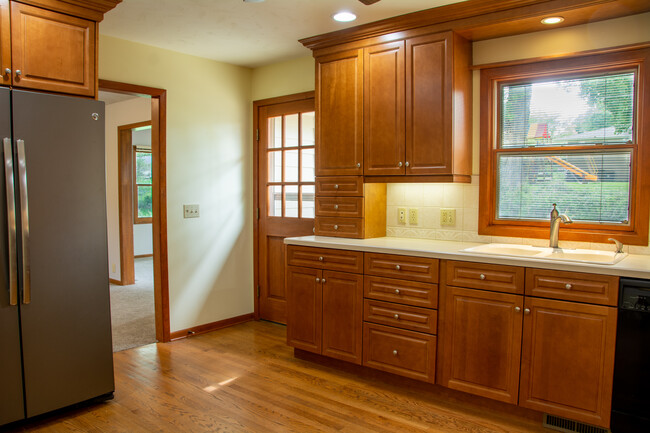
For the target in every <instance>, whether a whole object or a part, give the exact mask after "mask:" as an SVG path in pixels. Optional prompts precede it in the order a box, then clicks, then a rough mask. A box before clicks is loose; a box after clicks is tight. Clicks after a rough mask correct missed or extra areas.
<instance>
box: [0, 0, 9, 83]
mask: <svg viewBox="0 0 650 433" xmlns="http://www.w3.org/2000/svg"><path fill="white" fill-rule="evenodd" d="M10 21H11V14H10V12H9V0H0V68H1V69H0V74H1V75H0V76H1V77H2V78H1V79H0V84H4V85H10V84H11V25H10Z"/></svg>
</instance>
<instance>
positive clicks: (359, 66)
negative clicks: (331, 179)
mask: <svg viewBox="0 0 650 433" xmlns="http://www.w3.org/2000/svg"><path fill="white" fill-rule="evenodd" d="M362 54H363V50H354V51H347V52H343V53H337V54H332V55H329V56H323V57H319V58H317V59H316V175H317V176H330V175H362V174H363V166H362V164H363V55H362Z"/></svg>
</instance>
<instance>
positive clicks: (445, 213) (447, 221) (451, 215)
mask: <svg viewBox="0 0 650 433" xmlns="http://www.w3.org/2000/svg"><path fill="white" fill-rule="evenodd" d="M440 225H441V226H455V225H456V209H440Z"/></svg>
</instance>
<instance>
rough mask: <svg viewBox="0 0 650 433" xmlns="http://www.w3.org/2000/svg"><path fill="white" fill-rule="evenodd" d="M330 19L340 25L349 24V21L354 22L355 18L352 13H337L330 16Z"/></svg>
mask: <svg viewBox="0 0 650 433" xmlns="http://www.w3.org/2000/svg"><path fill="white" fill-rule="evenodd" d="M332 18H334V21H338V22H340V23H349V22H350V21H354V20H356V19H357V16H356V15H355V14H353V13H352V12H338V13H335V14H334V15H332Z"/></svg>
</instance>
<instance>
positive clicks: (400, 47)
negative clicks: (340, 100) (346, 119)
mask: <svg viewBox="0 0 650 433" xmlns="http://www.w3.org/2000/svg"><path fill="white" fill-rule="evenodd" d="M363 67H364V73H363V77H364V101H363V108H364V111H363V120H364V123H363V130H364V136H363V141H364V174H366V175H401V174H404V173H405V171H404V169H405V165H404V164H405V162H406V160H405V159H404V158H405V150H404V138H405V136H404V41H399V42H390V43H386V44H382V45H377V46H373V47H369V48H366V49H364V59H363Z"/></svg>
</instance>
